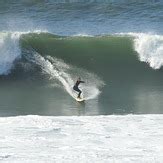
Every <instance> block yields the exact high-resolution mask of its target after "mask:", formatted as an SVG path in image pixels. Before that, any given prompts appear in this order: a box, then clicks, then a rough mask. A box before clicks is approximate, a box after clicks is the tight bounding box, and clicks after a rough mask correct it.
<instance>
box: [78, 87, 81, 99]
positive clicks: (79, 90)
mask: <svg viewBox="0 0 163 163" xmlns="http://www.w3.org/2000/svg"><path fill="white" fill-rule="evenodd" d="M78 92H79V94H78V98H80V95H81V93H82V91H81V90H80V89H79V91H78Z"/></svg>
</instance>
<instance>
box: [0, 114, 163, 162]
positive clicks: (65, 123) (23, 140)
mask: <svg viewBox="0 0 163 163" xmlns="http://www.w3.org/2000/svg"><path fill="white" fill-rule="evenodd" d="M0 130H1V135H0V161H2V162H5V161H6V162H12V163H13V162H17V163H18V162H40V163H42V162H111V163H112V162H116V163H121V162H128V163H137V162H139V163H147V162H148V163H150V162H151V163H153V162H160V163H161V162H163V116H162V115H126V116H116V115H111V116H92V117H89V116H84V117H76V116H71V117H65V116H63V117H52V116H51V117H46V116H32V115H31V116H18V117H6V118H0Z"/></svg>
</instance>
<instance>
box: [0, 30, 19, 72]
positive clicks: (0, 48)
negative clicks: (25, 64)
mask: <svg viewBox="0 0 163 163" xmlns="http://www.w3.org/2000/svg"><path fill="white" fill-rule="evenodd" d="M19 37H20V34H19V33H6V32H1V33H0V75H2V74H3V75H7V74H8V73H9V72H10V70H11V68H12V67H13V62H14V61H15V60H16V59H17V58H20V57H21V50H20V47H19Z"/></svg>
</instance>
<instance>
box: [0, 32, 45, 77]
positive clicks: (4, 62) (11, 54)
mask: <svg viewBox="0 0 163 163" xmlns="http://www.w3.org/2000/svg"><path fill="white" fill-rule="evenodd" d="M41 32H46V31H40V30H34V31H26V32H18V31H15V32H12V31H7V32H6V31H3V32H0V75H2V74H4V75H7V74H8V73H10V70H11V69H12V67H13V65H14V61H15V60H16V59H18V58H20V57H21V48H20V46H19V39H20V37H21V35H23V34H28V33H38V34H39V33H41Z"/></svg>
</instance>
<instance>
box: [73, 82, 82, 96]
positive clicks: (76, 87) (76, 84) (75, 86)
mask: <svg viewBox="0 0 163 163" xmlns="http://www.w3.org/2000/svg"><path fill="white" fill-rule="evenodd" d="M80 83H84V81H81V80H77V81H76V83H75V85H74V87H73V89H74V90H75V91H77V92H79V94H78V98H79V97H80V95H81V93H82V91H81V90H80V89H79V88H78V86H79V84H80Z"/></svg>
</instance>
